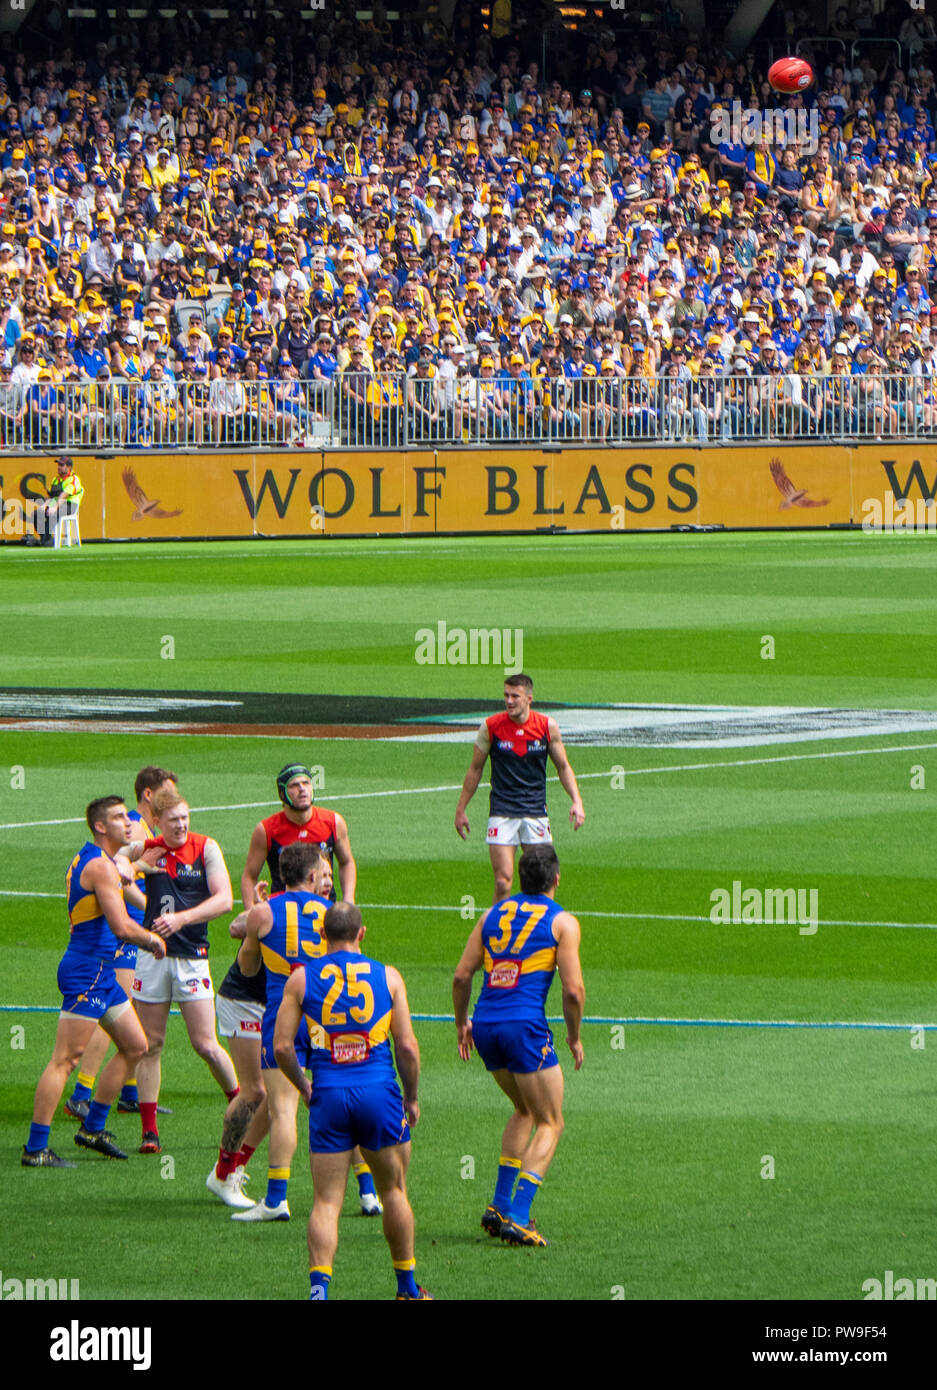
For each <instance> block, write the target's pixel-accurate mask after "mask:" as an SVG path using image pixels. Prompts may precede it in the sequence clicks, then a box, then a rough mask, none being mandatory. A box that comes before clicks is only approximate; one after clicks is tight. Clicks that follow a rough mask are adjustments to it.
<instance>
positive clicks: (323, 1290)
mask: <svg viewBox="0 0 937 1390" xmlns="http://www.w3.org/2000/svg"><path fill="white" fill-rule="evenodd" d="M331 1282H332V1271H331V1269H321V1268H320V1269H311V1270H310V1271H309V1297H310V1299H311V1300H312V1299H314V1300H315V1301H316V1302H325V1301H327V1300H328V1296H329V1285H330V1284H331Z"/></svg>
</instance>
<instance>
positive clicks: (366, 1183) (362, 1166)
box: [354, 1163, 377, 1197]
mask: <svg viewBox="0 0 937 1390" xmlns="http://www.w3.org/2000/svg"><path fill="white" fill-rule="evenodd" d="M354 1167H355V1177H356V1178H357V1179H358V1196H359V1197H367V1196H368V1195H369V1194H370V1195H372V1196H374V1197H376V1196H377V1188H376V1187H375V1186H374V1177H373V1175H372V1173H371V1169H370V1168H369V1167H368V1165H367V1164H366V1163H356V1164H355V1165H354Z"/></svg>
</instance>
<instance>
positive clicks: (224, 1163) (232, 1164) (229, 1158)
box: [215, 1149, 239, 1182]
mask: <svg viewBox="0 0 937 1390" xmlns="http://www.w3.org/2000/svg"><path fill="white" fill-rule="evenodd" d="M238 1162H239V1155H238V1153H237V1150H231V1149H219V1150H218V1162H217V1164H216V1165H215V1177H216V1178H217V1179H218V1180H219V1182H224V1180H225V1178H227V1177H229V1176H230V1175H231V1174H232V1173H233V1172H234V1170H235V1168H236V1167H237V1166H238Z"/></svg>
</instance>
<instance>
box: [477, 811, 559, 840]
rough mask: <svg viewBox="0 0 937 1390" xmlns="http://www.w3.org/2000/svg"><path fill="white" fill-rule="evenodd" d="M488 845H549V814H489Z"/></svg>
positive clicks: (550, 837) (551, 838)
mask: <svg viewBox="0 0 937 1390" xmlns="http://www.w3.org/2000/svg"><path fill="white" fill-rule="evenodd" d="M488 843H489V845H550V844H552V843H553V836H552V834H551V833H550V818H549V816H489V818H488Z"/></svg>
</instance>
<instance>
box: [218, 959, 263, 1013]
mask: <svg viewBox="0 0 937 1390" xmlns="http://www.w3.org/2000/svg"><path fill="white" fill-rule="evenodd" d="M218 993H219V994H220V995H221V997H222V998H223V999H235V1000H237V1002H238V1003H239V1004H266V1002H267V976H266V974H265V973H264V971H263V970H258V971H257V974H256V975H245V974H244V972H243V970H242V969H241V967H240V966H239V965H238V962H237V956H235V958H234V960H233V961H232V962H231V966H230V969H229V970H228V973H227V975H225V977H224V979H223V980H222V982H221V984H220V985H219V987H218Z"/></svg>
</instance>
